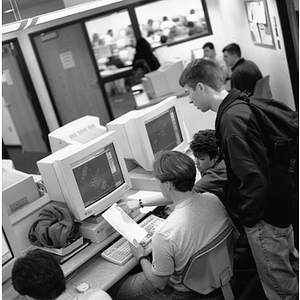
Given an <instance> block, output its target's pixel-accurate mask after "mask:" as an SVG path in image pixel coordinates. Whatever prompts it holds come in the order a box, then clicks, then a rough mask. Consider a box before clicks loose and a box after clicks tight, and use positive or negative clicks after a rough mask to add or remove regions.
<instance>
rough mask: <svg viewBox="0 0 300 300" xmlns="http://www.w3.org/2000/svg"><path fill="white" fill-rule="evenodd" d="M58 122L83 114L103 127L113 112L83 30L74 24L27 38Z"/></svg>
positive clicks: (80, 26)
mask: <svg viewBox="0 0 300 300" xmlns="http://www.w3.org/2000/svg"><path fill="white" fill-rule="evenodd" d="M31 38H32V42H33V46H34V48H35V52H36V55H37V57H38V60H39V64H40V66H41V69H42V72H43V74H44V78H45V81H46V84H47V86H48V91H49V95H50V98H51V101H52V104H53V107H54V110H55V112H56V115H57V119H58V121H59V123H60V125H65V124H67V123H69V122H71V121H74V120H76V119H78V118H80V117H83V116H85V115H93V116H97V117H99V119H100V123H101V125H103V126H105V125H106V124H107V123H108V122H109V121H111V120H112V119H113V115H112V112H111V109H110V106H109V103H108V101H107V98H106V96H105V93H103V91H102V89H104V87H103V85H102V86H101V84H100V75H99V72H96V70H97V69H96V66H95V63H94V61H93V54H92V51H91V49H90V47H89V45H88V39H87V37H86V35H85V32H84V30H83V24H81V23H74V24H70V25H67V26H64V27H60V28H55V29H52V30H50V31H47V32H41V33H38V34H35V35H34V36H32V37H31Z"/></svg>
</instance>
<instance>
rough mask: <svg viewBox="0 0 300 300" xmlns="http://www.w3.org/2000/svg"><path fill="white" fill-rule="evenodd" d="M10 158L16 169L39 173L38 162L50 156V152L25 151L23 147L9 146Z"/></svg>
mask: <svg viewBox="0 0 300 300" xmlns="http://www.w3.org/2000/svg"><path fill="white" fill-rule="evenodd" d="M6 149H7V152H8V155H9V159H11V160H12V161H13V164H14V167H15V169H16V170H19V171H22V172H25V173H28V174H39V170H38V167H37V164H36V162H37V161H39V160H41V159H42V158H44V157H46V156H48V155H49V154H50V153H39V152H24V151H22V148H21V147H16V146H13V147H7V148H6Z"/></svg>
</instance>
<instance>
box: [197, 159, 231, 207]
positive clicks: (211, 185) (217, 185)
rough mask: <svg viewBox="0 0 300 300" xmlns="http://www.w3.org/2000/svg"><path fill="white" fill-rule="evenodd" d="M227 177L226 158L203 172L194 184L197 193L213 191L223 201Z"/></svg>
mask: <svg viewBox="0 0 300 300" xmlns="http://www.w3.org/2000/svg"><path fill="white" fill-rule="evenodd" d="M226 179H227V173H226V166H225V162H224V160H221V161H218V162H216V163H215V165H214V166H213V167H212V168H209V169H207V170H205V171H204V172H202V173H201V179H199V180H198V181H197V182H196V183H195V185H194V191H195V192H196V193H205V192H209V193H213V194H215V195H216V196H217V197H219V199H220V200H221V201H222V202H223V201H224V198H225V195H224V191H223V185H224V183H225V181H226Z"/></svg>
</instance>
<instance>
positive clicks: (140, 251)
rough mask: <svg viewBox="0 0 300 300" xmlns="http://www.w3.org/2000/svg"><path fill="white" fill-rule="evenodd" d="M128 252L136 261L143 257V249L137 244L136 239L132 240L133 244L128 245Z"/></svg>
mask: <svg viewBox="0 0 300 300" xmlns="http://www.w3.org/2000/svg"><path fill="white" fill-rule="evenodd" d="M129 246H130V250H131V252H132V254H133V255H134V257H135V258H136V260H138V259H139V257H141V256H145V255H146V254H145V249H144V248H143V247H142V246H141V245H140V244H139V243H138V242H137V240H136V239H134V240H133V244H131V243H129Z"/></svg>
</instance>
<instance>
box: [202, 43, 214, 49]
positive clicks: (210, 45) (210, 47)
mask: <svg viewBox="0 0 300 300" xmlns="http://www.w3.org/2000/svg"><path fill="white" fill-rule="evenodd" d="M204 48H209V49H211V50H213V49H215V46H214V44H213V43H211V42H207V43H205V44H204V45H203V47H202V49H204Z"/></svg>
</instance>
